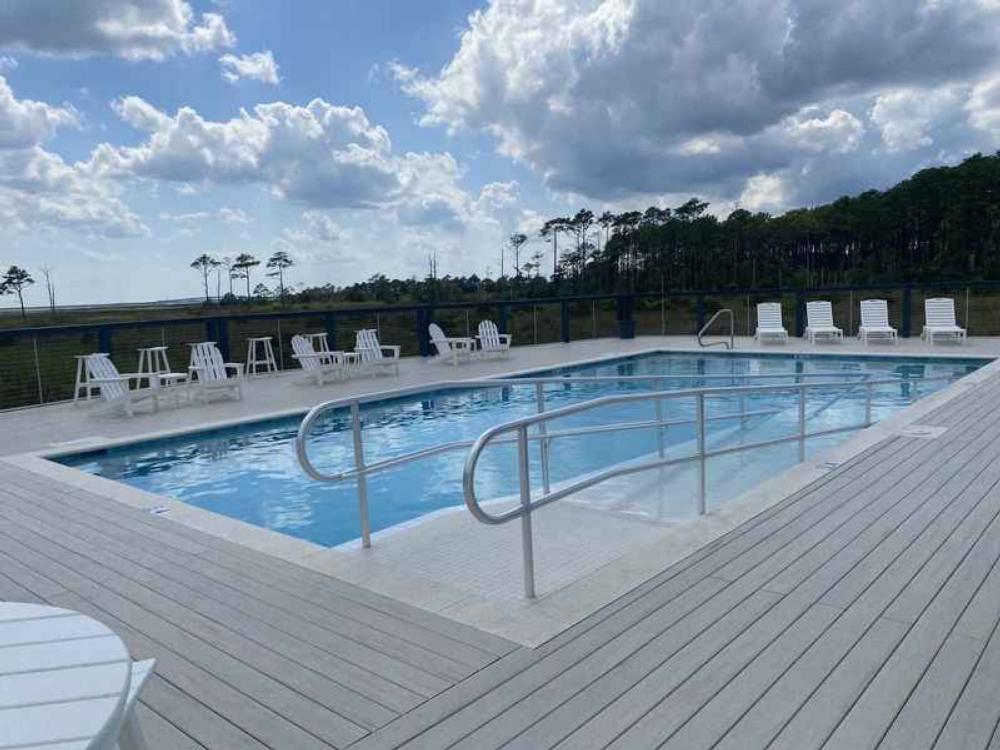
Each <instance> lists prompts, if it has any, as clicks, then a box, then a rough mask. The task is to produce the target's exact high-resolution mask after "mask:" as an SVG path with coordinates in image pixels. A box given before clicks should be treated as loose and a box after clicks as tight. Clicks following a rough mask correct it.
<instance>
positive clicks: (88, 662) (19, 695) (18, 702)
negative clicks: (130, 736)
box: [0, 602, 132, 750]
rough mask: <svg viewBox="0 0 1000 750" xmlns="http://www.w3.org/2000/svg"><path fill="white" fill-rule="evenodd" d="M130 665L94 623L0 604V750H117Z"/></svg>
mask: <svg viewBox="0 0 1000 750" xmlns="http://www.w3.org/2000/svg"><path fill="white" fill-rule="evenodd" d="M131 664H132V660H131V658H130V656H129V653H128V649H126V648H125V644H124V643H122V640H121V638H119V637H118V636H117V635H115V634H114V633H113V632H112V631H111V630H109V629H108V628H107V627H106V626H104V625H102V624H101V623H99V622H98V621H97V620H94V619H93V618H90V617H87V616H85V615H81V614H79V613H78V612H73V611H71V610H68V609H59V608H58V607H46V606H42V605H39V604H17V603H9V602H4V603H0V748H12V747H16V748H36V747H37V748H42V747H44V748H54V747H58V748H60V750H63V748H65V750H70V749H72V750H90V749H91V748H103V747H109V748H110V747H114V743H115V738H116V737H117V732H118V728H119V726H120V724H121V720H122V708H123V706H124V704H125V699H126V697H127V696H128V689H129V678H130V674H131Z"/></svg>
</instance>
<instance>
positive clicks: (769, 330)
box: [753, 302, 788, 344]
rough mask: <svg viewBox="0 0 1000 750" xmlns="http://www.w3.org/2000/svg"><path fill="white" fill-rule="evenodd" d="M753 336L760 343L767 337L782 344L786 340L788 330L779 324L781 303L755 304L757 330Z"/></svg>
mask: <svg viewBox="0 0 1000 750" xmlns="http://www.w3.org/2000/svg"><path fill="white" fill-rule="evenodd" d="M753 337H754V338H755V339H757V340H758V341H759V342H760V343H762V344H763V343H765V342H766V341H767V340H768V339H770V340H772V341H777V342H778V343H779V344H784V343H785V342H786V341H788V331H786V330H785V327H784V326H783V325H782V324H781V304H780V303H778V302H761V303H759V304H758V305H757V331H756V332H755V333H754V335H753Z"/></svg>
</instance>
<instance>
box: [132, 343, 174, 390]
mask: <svg viewBox="0 0 1000 750" xmlns="http://www.w3.org/2000/svg"><path fill="white" fill-rule="evenodd" d="M136 372H137V373H139V380H140V382H141V380H142V379H143V378H145V379H146V381H147V382H148V384H149V387H150V388H158V387H159V385H160V377H159V376H160V374H166V373H169V372H170V362H169V361H167V347H165V346H144V347H142V348H141V349H139V367H138V368H137V369H136Z"/></svg>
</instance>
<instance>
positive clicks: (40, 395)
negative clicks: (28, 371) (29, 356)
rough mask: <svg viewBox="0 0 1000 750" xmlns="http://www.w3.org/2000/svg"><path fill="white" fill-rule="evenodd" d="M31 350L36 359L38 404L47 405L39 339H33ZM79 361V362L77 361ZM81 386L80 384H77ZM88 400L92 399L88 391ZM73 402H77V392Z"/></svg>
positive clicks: (74, 393)
mask: <svg viewBox="0 0 1000 750" xmlns="http://www.w3.org/2000/svg"><path fill="white" fill-rule="evenodd" d="M31 348H32V350H33V351H34V357H35V383H36V384H37V385H38V403H40V404H44V403H45V389H44V388H42V365H41V362H40V361H39V359H38V338H37V337H35V336H32V337H31ZM77 361H79V360H77ZM77 385H78V386H79V384H77ZM87 398H90V390H89V389H88V390H87ZM73 400H74V401H76V391H74V392H73Z"/></svg>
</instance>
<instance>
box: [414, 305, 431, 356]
mask: <svg viewBox="0 0 1000 750" xmlns="http://www.w3.org/2000/svg"><path fill="white" fill-rule="evenodd" d="M432 314H433V313H432V311H431V309H430V308H427V307H419V308H417V346H418V347H419V349H420V356H421V357H429V356H431V342H430V334H429V333H428V331H427V326H429V325H430V324H431V315H432Z"/></svg>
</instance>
